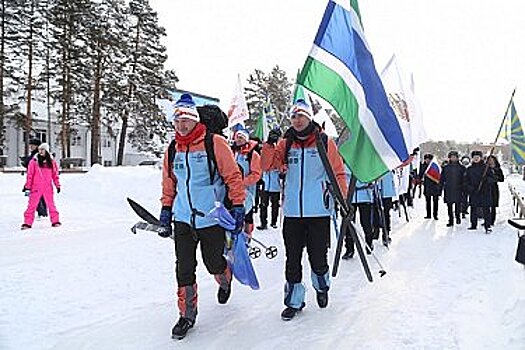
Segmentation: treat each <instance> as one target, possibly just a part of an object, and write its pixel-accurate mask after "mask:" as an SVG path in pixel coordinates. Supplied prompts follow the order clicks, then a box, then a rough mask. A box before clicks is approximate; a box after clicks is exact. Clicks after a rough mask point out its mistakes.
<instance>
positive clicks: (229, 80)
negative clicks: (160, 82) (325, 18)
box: [150, 0, 525, 142]
mask: <svg viewBox="0 0 525 350" xmlns="http://www.w3.org/2000/svg"><path fill="white" fill-rule="evenodd" d="M150 1H151V5H152V7H153V8H154V9H155V10H156V11H157V12H158V14H159V20H160V23H161V25H163V26H164V27H165V28H166V30H167V39H166V42H165V44H166V46H167V48H168V55H169V58H168V68H173V69H175V70H176V72H177V75H178V76H179V78H180V83H179V87H180V88H181V89H185V90H190V91H195V92H199V93H203V94H207V95H211V96H213V97H218V98H220V99H221V105H223V106H224V105H225V104H228V102H229V101H230V99H231V97H232V93H233V91H234V86H235V82H236V77H237V74H240V76H241V79H242V80H243V82H244V81H245V79H246V78H247V76H248V74H249V73H251V72H253V71H254V70H255V69H256V68H258V69H262V70H263V71H265V72H268V71H270V69H271V68H272V67H273V66H275V65H276V64H278V65H279V66H280V67H281V68H283V69H284V70H285V71H287V73H288V76H289V77H290V78H295V75H296V72H297V70H298V69H300V68H301V67H302V65H303V63H304V61H305V59H306V56H307V55H308V52H309V50H310V47H311V45H312V42H313V39H314V36H315V33H316V31H317V28H318V26H319V23H320V21H321V17H322V15H323V12H324V9H325V7H326V4H327V0H301V1H300V0H279V1H278V0H264V1H261V0H257V1H254V0H221V1H217V0H191V1H180V0H150ZM359 4H360V8H361V16H362V20H363V25H364V28H365V34H366V37H367V39H368V42H369V44H370V46H371V49H372V54H373V55H374V58H375V63H376V68H377V70H378V71H381V70H382V68H383V67H384V65H385V64H386V63H387V61H388V59H389V58H390V56H391V55H392V53H396V55H397V57H398V59H399V60H400V61H399V62H398V63H400V64H401V68H402V69H403V70H404V71H405V72H406V73H407V74H408V73H410V72H413V73H414V78H415V85H416V95H417V96H418V98H419V99H420V101H421V104H422V107H423V112H424V119H425V125H426V129H427V133H428V135H429V136H430V137H431V138H432V139H434V140H445V139H453V140H458V141H475V140H479V141H482V142H492V141H493V139H494V137H495V134H496V132H497V129H498V127H499V123H500V122H501V118H502V116H503V112H504V111H505V108H506V106H507V103H508V100H509V98H510V94H511V92H512V90H513V89H514V87H517V92H516V96H515V103H516V107H517V109H518V114H521V116H522V118H525V82H524V79H525V21H523V14H524V13H525V1H523V0H502V1H498V2H495V1H489V0H441V1H435V0H395V1H393V0H368V1H364V0H361V1H360V2H359Z"/></svg>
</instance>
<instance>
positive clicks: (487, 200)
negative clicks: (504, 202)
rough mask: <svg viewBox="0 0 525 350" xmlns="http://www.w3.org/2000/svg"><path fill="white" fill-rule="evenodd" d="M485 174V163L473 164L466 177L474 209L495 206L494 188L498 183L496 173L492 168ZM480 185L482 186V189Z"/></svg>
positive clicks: (466, 184)
mask: <svg viewBox="0 0 525 350" xmlns="http://www.w3.org/2000/svg"><path fill="white" fill-rule="evenodd" d="M484 172H485V163H484V162H483V161H481V162H479V163H472V165H471V166H469V167H468V168H467V172H466V176H465V190H466V191H467V193H468V194H469V201H470V205H471V206H473V207H490V206H492V205H493V198H492V187H493V184H494V183H495V182H496V180H495V178H494V171H493V169H491V168H488V169H487V173H486V175H485V177H484V178H483V173H484ZM480 183H481V184H482V185H481V187H480Z"/></svg>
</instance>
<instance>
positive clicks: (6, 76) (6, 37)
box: [0, 0, 25, 154]
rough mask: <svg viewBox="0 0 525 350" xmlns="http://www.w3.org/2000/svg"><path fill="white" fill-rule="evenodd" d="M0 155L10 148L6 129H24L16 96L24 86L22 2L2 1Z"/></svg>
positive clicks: (0, 16)
mask: <svg viewBox="0 0 525 350" xmlns="http://www.w3.org/2000/svg"><path fill="white" fill-rule="evenodd" d="M0 4H1V8H0V21H1V22H0V28H1V29H0V31H1V33H0V154H3V153H4V150H5V148H6V134H5V130H6V127H7V124H8V122H11V123H12V124H14V125H15V126H16V127H19V126H23V124H24V123H25V118H24V116H23V115H21V114H20V113H19V110H18V103H17V101H16V97H17V94H18V91H19V87H20V86H19V84H20V83H21V81H22V79H21V75H20V73H19V72H20V67H21V65H22V52H21V49H20V46H18V45H17V43H18V41H19V40H21V35H20V31H19V29H20V27H21V21H22V19H21V18H20V12H19V8H20V3H19V1H18V0H0Z"/></svg>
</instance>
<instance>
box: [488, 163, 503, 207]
mask: <svg viewBox="0 0 525 350" xmlns="http://www.w3.org/2000/svg"><path fill="white" fill-rule="evenodd" d="M492 171H493V172H494V180H495V182H494V183H493V184H492V186H491V195H492V206H493V207H497V206H498V205H499V187H498V182H503V180H505V176H503V171H502V170H501V168H500V167H495V168H492Z"/></svg>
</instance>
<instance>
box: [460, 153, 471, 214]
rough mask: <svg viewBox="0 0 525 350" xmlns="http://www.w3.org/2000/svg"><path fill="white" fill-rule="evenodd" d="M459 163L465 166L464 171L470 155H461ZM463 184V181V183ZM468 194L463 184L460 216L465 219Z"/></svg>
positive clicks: (468, 163)
mask: <svg viewBox="0 0 525 350" xmlns="http://www.w3.org/2000/svg"><path fill="white" fill-rule="evenodd" d="M460 163H461V165H463V166H464V167H465V172H466V170H467V167H468V166H470V157H469V156H468V155H464V156H463V157H461V161H460ZM463 185H464V183H463ZM467 209H468V194H467V191H466V190H465V186H463V193H462V194H461V217H462V218H463V219H465V218H466V217H467V214H468V210H467Z"/></svg>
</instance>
